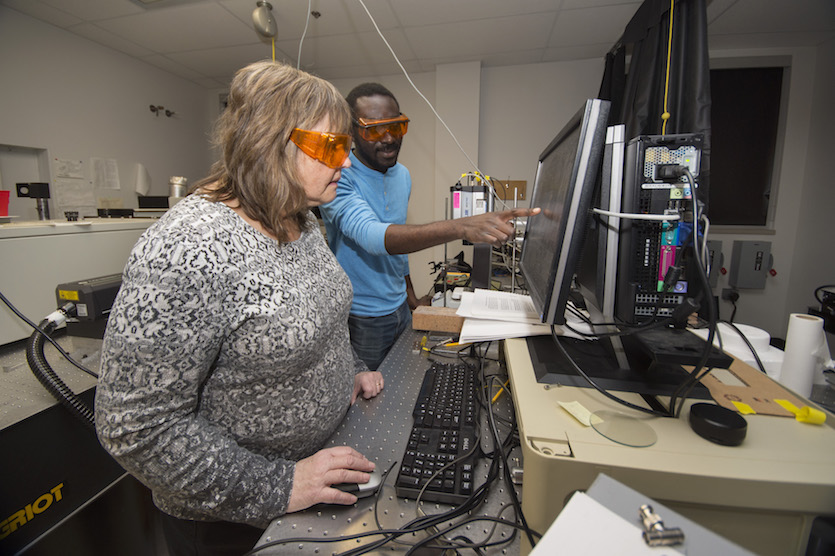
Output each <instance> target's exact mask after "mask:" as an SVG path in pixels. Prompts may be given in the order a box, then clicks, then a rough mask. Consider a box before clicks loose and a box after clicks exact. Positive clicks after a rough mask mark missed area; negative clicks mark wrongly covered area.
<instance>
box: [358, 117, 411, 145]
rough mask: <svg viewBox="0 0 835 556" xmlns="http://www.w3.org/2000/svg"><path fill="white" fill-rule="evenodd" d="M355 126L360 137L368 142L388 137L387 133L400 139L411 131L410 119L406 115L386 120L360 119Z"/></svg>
mask: <svg viewBox="0 0 835 556" xmlns="http://www.w3.org/2000/svg"><path fill="white" fill-rule="evenodd" d="M354 125H356V126H357V132H358V133H359V136H360V137H362V138H363V139H365V140H366V141H379V140H380V139H382V138H383V137H385V136H386V133H390V134H391V135H392V137H394V138H395V139H400V138H401V137H403V136H404V135H406V131H407V130H408V129H409V118H407V117H406V116H405V115H404V114H400V115H399V116H397V117H396V118H387V119H385V120H367V119H365V118H360V119H359V120H354Z"/></svg>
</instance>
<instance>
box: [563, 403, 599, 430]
mask: <svg viewBox="0 0 835 556" xmlns="http://www.w3.org/2000/svg"><path fill="white" fill-rule="evenodd" d="M557 403H559V404H560V406H561V407H562V408H563V409H564V410H566V411H567V412H569V413H570V414H571V416H572V417H574V418H575V419H577V420H578V421H580V424H582V425H585V426H587V427H590V426H591V412H590V411H589V410H588V409H586V408H585V407H583V404H581V403H580V402H557Z"/></svg>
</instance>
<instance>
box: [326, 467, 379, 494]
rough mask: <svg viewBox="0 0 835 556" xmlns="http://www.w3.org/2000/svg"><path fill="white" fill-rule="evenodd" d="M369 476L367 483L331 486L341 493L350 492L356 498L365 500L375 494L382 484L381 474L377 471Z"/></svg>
mask: <svg viewBox="0 0 835 556" xmlns="http://www.w3.org/2000/svg"><path fill="white" fill-rule="evenodd" d="M370 475H371V478H370V479H368V482H367V483H340V484H336V485H331V486H332V487H333V488H336V489H339V490H341V491H342V492H350V493H351V494H353V495H354V496H356V497H357V498H365V497H366V496H371V495H372V494H374V493H376V492H377V489H378V488H380V483H381V482H382V474H381V473H380V472H379V471H378V470H376V469H375V470H374V471H372V472H371V473H370Z"/></svg>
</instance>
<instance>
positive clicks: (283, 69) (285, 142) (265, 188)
mask: <svg viewBox="0 0 835 556" xmlns="http://www.w3.org/2000/svg"><path fill="white" fill-rule="evenodd" d="M326 116H327V117H328V119H329V122H330V123H329V126H330V129H329V131H331V132H332V133H350V129H351V116H350V112H349V109H348V104H347V103H346V102H345V99H344V98H342V95H340V94H339V91H337V89H336V87H334V86H333V85H332V84H331V83H329V82H327V81H325V80H324V79H321V78H319V77H316V76H313V75H310V74H309V73H306V72H303V71H300V70H297V69H295V68H293V67H291V66H288V65H286V64H282V63H279V62H273V61H263V62H256V63H253V64H250V65H248V66H246V67H244V68H242V69H240V70H238V72H237V73H236V74H235V77H234V79H233V80H232V84H231V86H230V89H229V97H228V100H227V106H226V109H225V110H224V112H223V114H221V116H220V118H219V119H218V121H217V123H216V125H215V130H214V136H213V142H214V144H215V145H216V146H217V147H219V149H220V152H221V157H220V160H218V161H217V162H215V163H214V165H213V166H212V169H211V171H210V174H209V175H208V176H207V177H205V178H204V179H202V180H200V181H199V182H197V183H195V184H194V186H192V191H194V190H197V189H201V188H203V189H204V190H205V191H206V195H207V197H208V198H209V199H210V200H212V201H230V200H236V201H237V202H238V203H239V206H240V207H241V209H242V210H243V211H244V213H245V214H246V215H247V216H249V217H250V218H252V219H253V220H257V221H258V222H259V223H261V225H263V226H264V228H265V229H266V230H268V231H269V232H271V233H272V234H273V235H274V236H275V237H276V238H278V241H279V242H280V243H283V242H286V241H287V240H288V238H289V234H290V231H291V230H290V229H289V228H290V227H297V229H304V228H305V227H306V226H307V225H308V220H307V214H308V205H307V196H306V195H305V192H304V185H303V184H302V182H301V180H300V177H299V176H298V173H297V171H296V159H297V157H298V156H300V154H299V153H300V151H299V149H298V147H297V146H296V145H295V143H293V142H291V141H290V133H291V132H292V131H293V129H295V128H297V127H298V128H301V129H311V128H312V127H313V126H315V125H316V124H317V123H319V122H320V121H321V120H322V119H323V118H325V117H326ZM301 156H306V155H301ZM208 185H212V187H211V188H206V187H205V186H208ZM294 225H295V226H294Z"/></svg>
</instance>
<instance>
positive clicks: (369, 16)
mask: <svg viewBox="0 0 835 556" xmlns="http://www.w3.org/2000/svg"><path fill="white" fill-rule="evenodd" d="M357 1H358V2H359V3H360V5H361V6H362V7H363V9H364V10H365V13H367V14H368V18H369V19H370V20H371V23H372V24H373V25H374V29H376V30H377V34H378V35H380V38H381V39H383V42H384V43H386V46H387V47H388V49H389V52H391V55H392V56H394V61H395V62H397V65H398V66H400V69H401V70H402V71H403V75H405V76H406V80H407V81H408V82H409V84H410V85H411V86H412V88H413V89H414V90H415V91H416V92H417V94H418V95H420V98H422V99H423V100H424V102H426V104H427V105H428V106H429V108H430V109H431V110H432V112H433V113H434V114H435V117H436V118H438V121H439V122H441V125H443V126H444V129H446V130H447V133H449V135H450V137H452V140H453V141H455V144H456V145H457V146H458V149H459V150H460V151H461V153H462V154H463V155H464V157H465V158H466V159H467V161H468V162H469V163H470V165H471V166H472V167H473V168H475V170H476V172H478V173H479V174H481V175H482V176H483V175H485V174H484V173H483V172H482V171H481V170H480V169H479V167H478V165H477V164H476V163H475V162H473V160H472V159H471V158H470V155H468V154H467V151H465V150H464V147H462V146H461V143H459V142H458V138H457V137H455V134H454V133H453V132H452V130H451V129H450V128H449V126H448V125H447V124H446V122H445V121H444V119H443V118H442V117H441V115H440V114H438V111H437V110H435V107H434V106H432V103H431V102H429V99H427V98H426V97H425V96H424V95H423V93H422V92H420V89H418V87H417V85H415V83H414V81H412V78H411V77H410V76H409V72H407V71H406V68H404V67H403V64H401V63H400V59H399V58H398V57H397V54H395V52H394V49H393V48H392V47H391V45H390V44H389V42H388V41H387V40H386V37H384V36H383V33H382V31H380V28H379V27H378V26H377V22H376V21H375V20H374V16H372V15H371V12H370V11H368V8H367V7H366V5H365V2H363V0H357Z"/></svg>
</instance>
